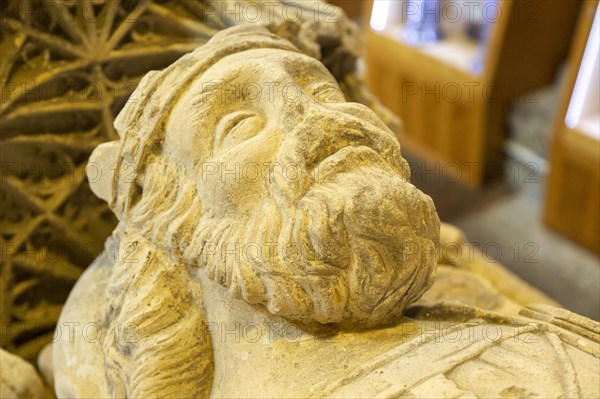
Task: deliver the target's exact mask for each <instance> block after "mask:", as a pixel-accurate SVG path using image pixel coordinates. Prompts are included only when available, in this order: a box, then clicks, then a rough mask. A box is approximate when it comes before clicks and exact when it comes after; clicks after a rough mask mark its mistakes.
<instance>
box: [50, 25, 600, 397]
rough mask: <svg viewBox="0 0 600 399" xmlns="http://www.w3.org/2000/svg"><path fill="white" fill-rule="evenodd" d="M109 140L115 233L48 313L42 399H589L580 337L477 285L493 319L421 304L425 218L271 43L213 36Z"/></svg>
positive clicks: (344, 112)
mask: <svg viewBox="0 0 600 399" xmlns="http://www.w3.org/2000/svg"><path fill="white" fill-rule="evenodd" d="M115 127H116V131H117V132H118V134H119V136H120V139H119V140H115V141H112V142H109V143H105V144H102V145H100V146H99V147H98V148H96V150H95V151H94V153H93V154H92V156H91V162H92V163H94V164H95V165H97V166H98V170H101V171H102V173H101V175H99V176H98V175H95V176H93V178H92V176H90V183H91V187H92V190H93V191H94V193H95V194H96V195H98V197H100V198H102V199H104V200H106V201H107V202H108V204H109V206H110V208H111V209H112V210H113V211H114V212H115V214H116V215H117V217H118V219H119V221H120V223H119V225H118V227H117V228H116V229H115V231H114V232H113V235H112V236H111V238H109V239H108V240H107V242H106V244H105V250H104V252H103V254H102V255H101V256H100V257H99V258H98V259H97V260H96V261H95V262H94V264H93V265H92V266H90V267H89V268H88V269H87V270H86V272H85V273H84V274H83V275H82V277H81V279H80V280H79V281H78V282H77V284H76V286H75V287H74V289H73V291H72V292H71V294H70V296H69V299H68V301H67V303H66V305H65V308H64V309H63V312H62V314H61V317H60V320H59V323H58V326H57V330H56V336H55V344H54V347H53V371H54V384H55V387H56V392H57V395H58V396H59V397H79V398H83V397H178V398H179V397H190V398H191V397H194V398H195V397H207V396H212V397H245V398H246V397H353V398H355V397H369V398H370V397H423V398H425V397H427V398H430V397H527V396H529V397H589V396H596V395H597V394H598V389H599V384H600V382H599V378H600V377H599V375H600V370H599V363H598V358H599V356H600V350H599V348H598V344H599V342H600V331H599V330H600V326H599V324H598V323H596V322H593V321H591V320H589V319H586V318H584V317H581V316H578V315H576V314H573V313H570V312H568V311H566V310H563V309H559V308H555V307H552V306H549V305H532V306H529V307H524V308H523V307H521V306H520V305H519V297H518V295H517V294H510V289H508V288H506V289H504V288H502V287H501V285H494V284H490V287H489V288H485V287H484V288H483V290H484V291H485V292H484V293H483V294H481V296H480V297H482V298H483V297H486V295H487V293H490V292H491V293H492V294H491V297H502V298H505V299H507V301H506V302H504V303H500V302H495V301H494V300H491V301H488V302H485V301H484V302H485V306H484V307H488V308H490V309H497V310H502V312H500V311H494V310H483V309H481V308H480V307H475V306H471V305H466V304H465V302H469V301H470V300H474V301H475V302H478V301H481V299H480V297H479V296H478V297H475V298H474V299H473V298H469V297H465V300H464V301H462V302H463V303H460V302H454V303H449V302H447V301H448V300H451V299H452V298H453V297H454V296H453V295H445V294H444V292H443V289H442V290H440V289H438V291H437V292H434V295H432V296H430V297H429V298H428V299H427V300H421V301H419V298H421V296H422V295H423V294H424V293H425V292H426V290H427V289H428V288H430V287H431V286H432V283H433V281H434V276H435V273H436V267H437V264H438V262H439V261H440V260H441V261H444V259H443V258H442V259H440V257H439V246H440V222H439V220H438V217H437V214H436V212H435V208H434V205H433V203H432V201H431V199H430V198H429V197H427V196H426V195H424V194H423V193H421V192H420V191H419V190H417V189H416V188H415V187H414V186H412V185H411V184H410V183H409V170H408V165H407V163H406V161H405V160H404V159H403V158H402V155H401V153H400V145H399V143H398V141H397V139H396V138H395V136H394V134H393V133H392V132H391V131H390V130H389V129H388V127H387V126H386V125H385V123H383V122H382V121H381V120H380V119H379V118H378V117H377V115H376V114H375V113H373V112H372V111H371V110H370V109H369V108H367V107H365V106H363V105H360V104H356V103H349V102H347V101H346V98H345V96H344V95H343V93H342V92H341V91H340V89H339V86H338V84H337V82H336V80H335V78H334V77H333V76H332V75H331V74H330V73H329V72H328V70H327V69H326V68H325V67H324V66H323V65H322V64H321V63H320V62H319V61H317V60H316V59H314V58H312V57H309V56H307V55H305V54H303V53H302V52H301V51H299V50H298V49H297V48H296V47H295V46H294V45H293V44H291V43H290V42H288V41H286V40H284V39H282V38H281V37H279V36H276V35H274V34H272V33H270V32H269V31H267V30H266V29H264V28H260V27H256V26H238V27H233V28H229V29H227V30H224V31H222V32H220V33H218V34H216V35H215V36H214V37H213V38H212V39H211V40H210V41H209V42H208V43H207V44H206V45H204V46H203V47H201V48H199V49H197V50H195V51H194V52H192V53H190V54H188V55H185V56H183V57H182V58H181V59H179V60H178V61H176V62H175V63H174V64H172V65H171V66H169V67H168V68H166V69H165V70H163V71H161V72H152V73H149V74H148V75H146V77H145V78H144V79H143V80H142V81H141V82H140V85H139V86H138V88H137V90H136V92H135V93H134V94H133V96H132V98H131V100H130V101H129V102H128V103H127V105H126V106H125V108H124V109H123V110H122V111H121V113H120V114H119V116H118V118H117V120H116V121H115ZM447 232H448V229H447V228H446V233H447ZM453 267H454V269H452V268H453ZM440 269H442V270H444V272H443V273H447V274H452V273H456V274H457V275H461V276H466V275H469V276H471V277H473V278H474V279H475V280H474V281H475V283H473V284H474V285H477V284H478V281H480V280H479V277H477V276H478V273H477V272H476V270H475V269H476V268H473V270H471V271H469V272H467V271H465V270H466V266H460V265H458V266H457V265H455V266H451V265H450V266H443V267H440ZM452 278H454V279H457V278H462V277H452ZM464 281H467V279H464ZM449 286H451V284H447V285H446V287H449ZM435 287H436V285H435V284H433V287H432V288H434V289H435ZM467 287H468V286H467ZM495 289H497V291H494V290H495ZM532 295H533V294H532ZM534 296H535V295H534ZM424 298H425V297H424ZM478 298H479V299H478ZM411 304H413V305H411ZM517 312H518V313H517Z"/></svg>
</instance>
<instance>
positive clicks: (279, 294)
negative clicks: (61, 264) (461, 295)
mask: <svg viewBox="0 0 600 399" xmlns="http://www.w3.org/2000/svg"><path fill="white" fill-rule="evenodd" d="M153 151H154V152H153V155H152V156H151V157H149V158H148V165H147V166H146V168H145V170H144V173H143V174H142V176H141V177H140V179H141V181H140V182H139V183H137V184H140V185H141V186H142V187H143V189H140V192H139V194H138V198H136V199H135V201H132V203H131V204H132V205H131V208H130V209H128V211H127V212H126V213H124V214H123V216H122V217H121V218H122V219H124V220H123V221H124V222H125V223H126V224H127V225H128V226H130V227H131V228H138V229H140V230H141V231H142V233H143V234H144V235H145V236H146V237H147V238H148V239H149V240H150V241H151V242H153V243H154V244H155V245H156V246H157V247H158V248H160V249H162V250H164V251H166V252H167V253H168V254H169V255H170V256H171V257H173V258H175V259H176V260H177V261H178V262H180V263H184V264H187V265H192V266H196V267H198V272H199V273H207V275H208V276H209V277H210V278H211V279H212V280H213V281H214V282H216V283H218V284H220V285H222V286H224V287H227V288H228V289H229V291H230V292H231V293H232V295H235V296H237V297H238V298H241V299H244V300H245V301H247V302H249V303H252V304H256V305H259V306H264V307H266V309H267V310H268V311H269V312H270V313H272V314H275V315H278V316H283V317H286V318H288V319H292V320H295V321H299V322H304V323H314V322H318V323H338V324H339V325H340V326H341V327H344V326H352V327H360V326H372V325H381V324H382V323H386V322H391V321H394V320H396V319H397V318H398V317H399V316H400V315H401V313H402V311H403V309H404V308H405V306H406V305H407V304H409V303H411V302H413V301H415V300H417V299H418V298H419V297H420V296H421V295H422V294H423V292H424V291H425V290H426V289H427V288H428V287H429V286H430V285H431V283H432V279H433V275H434V271H435V264H436V259H437V255H436V252H437V246H438V240H439V220H438V217H437V214H436V212H435V208H434V206H433V203H432V201H431V199H430V198H429V197H428V196H426V195H424V194H423V193H421V192H420V191H419V190H417V189H416V188H415V187H414V186H412V185H411V184H410V183H409V182H408V179H409V171H408V165H407V163H406V161H405V160H404V159H403V158H402V156H401V154H400V145H399V143H398V141H397V140H396V138H395V137H394V135H393V133H392V132H391V131H389V129H388V128H387V127H386V126H385V125H384V124H383V123H382V122H381V121H380V120H379V119H378V118H377V116H376V115H375V114H374V113H373V112H371V111H370V110H369V109H368V108H366V107H364V106H362V105H359V104H355V103H347V102H345V99H344V96H343V95H342V93H341V91H340V90H339V87H338V86H337V83H336V81H335V79H333V78H332V77H331V75H330V74H329V73H328V72H327V70H326V69H325V68H324V67H323V65H322V64H320V63H319V62H318V61H316V60H314V59H313V58H310V57H308V56H305V55H302V54H298V53H293V52H290V51H284V50H275V49H254V50H247V51H244V52H241V53H238V54H234V55H229V56H227V57H225V58H224V59H222V60H220V61H219V62H217V63H216V64H214V65H213V66H212V67H210V68H209V69H208V70H207V71H206V72H205V73H203V74H202V76H200V77H198V78H197V79H196V80H195V81H193V82H191V83H190V84H189V85H188V86H187V87H186V90H185V91H184V92H183V93H182V94H181V96H179V98H178V99H177V105H176V106H175V107H174V108H173V110H172V112H171V114H170V116H169V119H168V121H167V123H166V124H165V139H164V143H163V145H162V147H161V148H156V149H153Z"/></svg>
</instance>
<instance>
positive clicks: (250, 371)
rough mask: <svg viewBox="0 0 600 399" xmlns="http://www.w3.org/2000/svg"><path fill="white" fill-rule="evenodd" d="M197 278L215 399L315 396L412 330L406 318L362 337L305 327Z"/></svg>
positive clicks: (200, 275)
mask: <svg viewBox="0 0 600 399" xmlns="http://www.w3.org/2000/svg"><path fill="white" fill-rule="evenodd" d="M198 275H199V277H200V280H201V283H202V287H203V290H202V291H203V298H204V306H205V312H206V320H207V323H208V330H209V333H210V337H211V341H212V348H213V358H214V363H215V378H214V381H213V390H212V396H213V397H233V396H244V397H246V396H247V397H284V396H287V397H290V396H296V397H307V396H311V395H314V394H315V392H312V391H310V389H311V387H313V386H318V385H323V384H324V385H327V384H328V383H330V382H332V381H335V380H337V379H340V378H342V377H343V376H344V375H346V374H347V373H348V372H349V371H350V370H352V369H355V368H358V367H360V366H361V365H362V364H364V362H365V361H368V359H370V358H372V357H374V356H377V355H378V354H380V353H382V352H384V351H386V350H387V349H390V348H393V347H394V346H396V345H398V344H399V343H400V342H401V341H402V340H403V339H402V336H403V332H406V331H411V332H414V331H415V329H416V328H415V327H414V324H413V323H410V322H408V321H406V320H404V321H403V322H401V323H399V324H398V325H396V326H394V327H391V328H387V329H379V330H369V331H364V332H362V333H352V332H332V331H331V330H325V329H323V330H318V329H308V328H304V327H302V326H298V325H295V324H294V323H291V322H289V321H287V320H285V319H283V318H281V317H277V316H273V315H271V314H270V313H268V312H267V311H266V310H263V309H262V308H260V307H258V306H253V305H250V304H248V303H246V302H244V301H242V300H239V299H236V298H232V297H231V295H230V294H229V293H228V292H227V290H226V289H225V288H223V287H221V286H219V285H218V284H216V283H215V282H213V281H211V280H210V279H209V278H208V277H207V276H206V274H205V273H204V271H202V270H200V271H199V272H198ZM409 325H410V326H409ZM404 335H406V334H404ZM373 340H377V345H372V342H373ZM340 355H343V356H340ZM319 369H322V370H327V373H320V372H318V370H319ZM266 380H274V381H277V384H264V383H261V381H262V382H264V381H266Z"/></svg>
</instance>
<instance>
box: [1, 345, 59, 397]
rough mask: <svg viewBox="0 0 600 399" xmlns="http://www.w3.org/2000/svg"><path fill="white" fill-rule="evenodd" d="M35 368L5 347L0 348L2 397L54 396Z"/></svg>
mask: <svg viewBox="0 0 600 399" xmlns="http://www.w3.org/2000/svg"><path fill="white" fill-rule="evenodd" d="M52 397H54V395H53V394H52V392H51V391H49V390H48V389H47V388H46V386H45V385H44V382H43V381H42V379H41V378H40V376H39V375H38V374H37V372H36V371H35V368H34V367H33V366H32V365H31V364H29V363H28V362H27V361H25V360H23V359H21V358H20V357H19V356H17V355H14V354H12V353H10V352H8V351H5V350H4V349H0V398H2V399H39V398H52Z"/></svg>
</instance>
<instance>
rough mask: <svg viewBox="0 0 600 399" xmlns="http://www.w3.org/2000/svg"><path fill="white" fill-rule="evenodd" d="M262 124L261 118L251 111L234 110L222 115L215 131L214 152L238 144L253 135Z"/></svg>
mask: <svg viewBox="0 0 600 399" xmlns="http://www.w3.org/2000/svg"><path fill="white" fill-rule="evenodd" d="M261 125H262V118H260V117H259V115H258V114H257V113H256V112H253V111H247V110H242V111H236V112H232V113H230V114H228V115H226V116H225V117H223V118H222V119H221V120H220V121H219V123H218V124H217V128H216V132H215V148H214V150H215V152H216V151H217V150H223V149H225V148H228V147H231V146H233V145H236V144H239V143H240V142H242V141H245V140H247V139H249V138H251V137H252V136H254V135H255V134H256V133H257V132H258V130H259V128H260V127H261Z"/></svg>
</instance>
